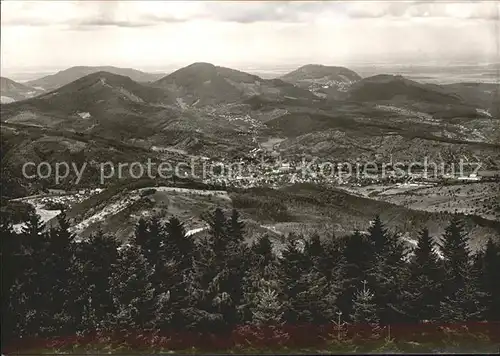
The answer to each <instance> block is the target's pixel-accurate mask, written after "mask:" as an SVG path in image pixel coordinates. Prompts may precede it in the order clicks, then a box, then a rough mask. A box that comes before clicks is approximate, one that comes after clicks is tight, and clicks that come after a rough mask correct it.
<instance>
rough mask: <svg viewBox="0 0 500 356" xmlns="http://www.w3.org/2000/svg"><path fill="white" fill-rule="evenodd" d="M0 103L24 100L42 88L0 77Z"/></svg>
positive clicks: (40, 91)
mask: <svg viewBox="0 0 500 356" xmlns="http://www.w3.org/2000/svg"><path fill="white" fill-rule="evenodd" d="M0 88H1V95H2V96H1V103H2V104H7V103H12V102H14V101H18V100H24V99H27V98H31V97H33V96H36V95H39V94H41V93H43V90H41V89H37V88H33V87H31V86H29V85H25V84H21V83H18V82H15V81H13V80H11V79H9V78H5V77H0Z"/></svg>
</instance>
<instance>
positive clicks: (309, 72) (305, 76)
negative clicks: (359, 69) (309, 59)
mask: <svg viewBox="0 0 500 356" xmlns="http://www.w3.org/2000/svg"><path fill="white" fill-rule="evenodd" d="M281 79H282V80H284V81H286V82H290V83H294V84H297V83H301V82H307V81H309V82H312V81H317V82H321V81H324V82H327V81H333V82H341V83H353V82H356V81H358V80H360V79H361V76H360V75H359V74H357V73H356V72H354V71H352V70H350V69H348V68H345V67H335V66H325V65H321V64H306V65H304V66H302V67H300V68H298V69H296V70H294V71H292V72H290V73H287V74H285V75H283V76H282V77H281Z"/></svg>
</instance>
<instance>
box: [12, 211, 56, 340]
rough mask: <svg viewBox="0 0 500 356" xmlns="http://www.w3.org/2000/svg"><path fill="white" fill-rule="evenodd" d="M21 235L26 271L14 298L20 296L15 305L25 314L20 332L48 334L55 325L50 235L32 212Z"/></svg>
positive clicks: (19, 320) (20, 277)
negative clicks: (50, 268) (51, 306)
mask: <svg viewBox="0 0 500 356" xmlns="http://www.w3.org/2000/svg"><path fill="white" fill-rule="evenodd" d="M20 238H21V249H22V252H21V253H22V258H21V260H22V261H23V264H24V266H23V270H24V274H23V276H19V279H17V281H16V282H15V286H14V288H13V291H12V292H13V293H12V297H13V299H17V302H16V303H15V304H16V305H15V307H14V308H15V310H16V312H17V313H18V314H20V315H23V316H24V317H21V318H19V319H18V334H19V335H20V336H24V335H32V336H46V335H48V334H49V333H50V332H51V327H52V315H51V314H50V313H51V311H50V310H48V309H47V307H46V306H48V305H50V304H51V301H50V300H49V298H50V297H49V286H50V283H49V282H48V280H49V279H50V272H49V264H48V261H49V260H50V256H49V253H48V240H49V236H48V233H47V232H46V231H45V224H44V223H43V222H42V220H41V218H40V216H39V215H37V214H30V216H29V217H28V219H27V221H26V222H25V224H24V226H23V228H22V231H21V236H20Z"/></svg>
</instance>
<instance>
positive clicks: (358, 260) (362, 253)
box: [337, 231, 374, 315]
mask: <svg viewBox="0 0 500 356" xmlns="http://www.w3.org/2000/svg"><path fill="white" fill-rule="evenodd" d="M373 251H374V250H373V244H372V243H371V241H370V240H369V239H368V238H366V237H365V236H363V235H361V233H360V232H359V231H355V232H354V233H353V234H352V235H351V236H347V237H345V238H344V241H343V248H342V259H343V261H344V262H345V263H344V264H343V265H342V269H341V271H340V273H341V275H340V278H339V279H340V281H341V284H342V292H341V294H340V296H339V298H338V300H337V306H338V308H339V309H340V310H341V311H342V313H343V314H344V315H351V313H352V300H353V298H354V295H355V293H356V288H357V287H356V286H358V285H360V284H361V282H362V281H363V280H366V279H367V278H368V277H369V271H370V270H371V268H372V267H373V261H374V252H373Z"/></svg>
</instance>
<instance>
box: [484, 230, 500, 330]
mask: <svg viewBox="0 0 500 356" xmlns="http://www.w3.org/2000/svg"><path fill="white" fill-rule="evenodd" d="M479 258H480V259H481V269H480V275H479V278H480V279H479V284H480V286H481V289H482V290H483V291H484V292H485V293H486V296H485V304H486V307H485V310H484V319H486V320H488V321H496V322H498V321H500V282H499V281H500V248H499V247H498V246H497V245H495V243H494V242H493V240H492V239H489V240H488V242H487V244H486V249H485V251H484V253H483V254H481V256H480V257H479Z"/></svg>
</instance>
